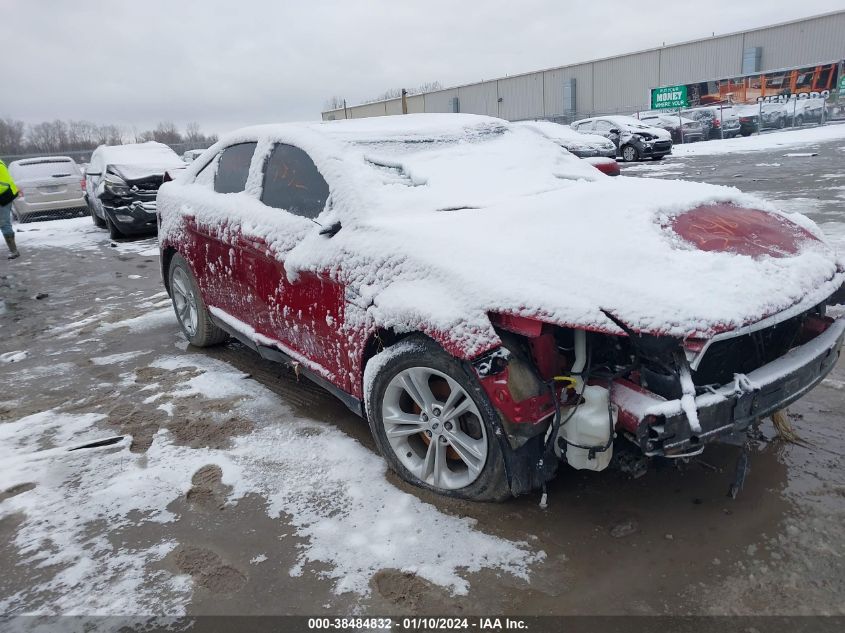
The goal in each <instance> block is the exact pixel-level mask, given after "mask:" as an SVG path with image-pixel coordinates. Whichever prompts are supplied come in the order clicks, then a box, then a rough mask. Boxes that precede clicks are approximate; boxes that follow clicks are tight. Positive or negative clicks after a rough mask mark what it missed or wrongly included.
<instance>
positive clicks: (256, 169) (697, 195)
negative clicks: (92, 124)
mask: <svg viewBox="0 0 845 633" xmlns="http://www.w3.org/2000/svg"><path fill="white" fill-rule="evenodd" d="M248 140H257V141H258V148H257V151H256V154H255V156H254V158H253V161H252V166H251V171H250V175H249V178H248V180H247V185H246V191H245V192H243V193H235V194H225V195H220V194H216V193H214V192H213V190H212V189H211V187H210V183H209V182H208V181H207V180H204V181H203V182H202V183H198V184H191V178H192V177H193V176H194V175H195V174H196V173H197V171H198V170H199V169H200V168H201V167H202V165H197V164H196V163H195V164H193V165H192V166H191V167H190V168H189V169H188V170H187V174H186V176H185V178H183V179H181V180H180V181H179V182H174V183H166V184H165V185H164V186H163V187H162V189H161V190H160V193H159V210H160V212H161V214H162V219H163V222H162V230H161V239H162V240H163V241H167V240H172V241H174V242H176V243H178V242H179V240H180V239H183V238H184V237H185V233H184V231H185V223H184V219H183V214H191V215H195V216H197V217H198V221H199V223H200V224H201V225H204V226H205V229H206V230H208V231H210V232H211V233H212V234H213V235H215V237H217V238H219V239H221V240H222V241H223V242H224V243H229V244H231V245H234V241H233V240H234V236H235V235H236V234H237V233H238V232H240V233H241V234H243V235H245V236H247V237H257V238H261V239H264V240H265V241H266V242H267V243H268V244H269V246H270V249H271V251H273V252H275V254H276V256H277V257H279V258H280V259H284V265H285V270H286V271H287V274H288V277H289V279H290V280H295V279H296V277H297V275H298V273H300V272H301V271H310V272H315V273H319V274H327V275H329V276H330V277H332V278H333V279H335V280H336V281H338V282H340V283H342V284H344V285H345V286H347V287H348V290H347V296H348V297H349V296H354V299H351V300H350V303H353V304H354V305H355V306H357V308H356V309H360V311H361V313H360V314H356V313H355V310H353V309H351V308H350V309H348V311H347V314H346V321H347V324H346V325H347V326H349V324H350V323H352V326H353V327H365V328H370V327H373V326H384V327H393V328H396V329H397V330H406V331H413V330H422V331H425V332H428V333H434V334H436V333H441V335H442V336H445V337H447V338H448V339H449V341H451V342H452V344H453V345H452V347H453V349H459V350H461V351H462V352H463V353H465V354H466V355H472V354H474V353H478V352H480V351H483V350H484V349H486V348H489V347H491V346H493V345H495V344H496V343H497V342H498V337H497V336H496V334H495V332H494V331H493V329H492V327H491V325H490V323H489V319H488V317H487V314H488V312H491V311H493V312H497V311H498V312H510V313H516V314H521V315H524V316H532V317H537V318H541V319H543V320H546V321H549V322H555V323H560V324H567V325H574V326H579V327H591V328H599V329H604V330H607V331H613V332H616V331H618V329H617V327H616V326H615V325H614V324H613V323H612V322H611V321H610V320H609V319H608V318H607V317H606V315H605V314H604V312H603V310H606V311H610V312H612V313H614V314H615V315H616V316H617V317H618V318H620V319H622V320H623V321H626V322H627V323H628V325H629V326H631V327H633V328H637V329H642V330H646V331H651V332H661V333H665V334H671V335H678V336H685V335H689V334H692V333H696V334H698V335H708V334H712V333H713V332H715V331H720V330H723V329H729V328H733V327H738V326H741V325H744V324H746V323H749V322H753V321H756V320H759V319H761V318H763V317H764V316H767V315H769V314H772V313H774V312H777V311H780V310H783V309H785V308H788V307H791V306H793V305H795V304H796V303H799V302H802V301H803V302H806V303H807V305H808V307H809V306H810V305H812V304H814V303H815V302H818V301H820V300H822V299H823V298H825V297H826V296H828V295H829V294H831V293H832V292H833V291H834V290H835V289H836V288H838V287H839V285H840V284H841V283H842V281H843V278H845V277H843V275H842V274H841V273H839V272H838V271H837V260H836V258H835V254H834V253H833V251H832V250H831V249H830V248H829V247H828V246H827V245H826V244H824V243H822V242H820V241H816V240H807V241H805V242H804V243H803V245H802V248H801V251H800V252H799V253H798V254H796V255H794V256H790V257H781V258H772V257H768V256H761V257H758V258H751V257H747V256H742V255H736V254H732V253H728V252H703V251H700V250H696V249H695V248H693V247H692V246H691V245H690V244H688V243H686V242H683V241H682V240H680V238H678V236H677V235H674V234H672V233H671V232H668V231H667V230H665V229H663V228H661V226H666V225H668V224H669V222H670V220H671V218H672V217H673V216H675V215H678V214H681V213H683V212H685V211H687V210H690V209H692V208H694V207H697V206H699V205H707V204H714V203H732V204H737V205H740V206H744V207H750V208H757V209H762V210H766V211H770V212H772V213H777V211H776V209H774V208H773V207H772V206H771V205H769V204H767V203H765V202H763V201H762V200H760V199H758V198H754V197H752V196H748V195H744V194H742V193H741V192H740V191H738V190H737V189H735V188H731V187H717V186H712V185H705V184H698V183H689V182H681V181H659V182H658V181H653V180H649V181H646V180H643V179H632V178H607V177H605V176H603V175H601V174H598V173H597V172H596V170H595V169H594V168H592V167H591V166H590V165H588V164H585V163H584V162H583V161H580V160H578V159H577V158H575V157H573V156H572V155H571V154H569V153H568V152H565V151H564V150H562V149H561V148H560V147H559V146H558V145H557V144H556V143H554V142H553V141H551V140H549V139H547V138H544V137H543V136H540V135H538V134H536V133H534V132H533V131H531V130H529V129H525V128H524V127H521V126H513V125H509V124H507V123H506V122H504V121H500V120H498V119H491V118H488V117H478V116H471V115H408V116H404V117H384V118H380V119H359V120H355V121H339V122H322V123H307V124H291V125H279V126H263V127H259V128H247V129H244V130H241V131H238V132H235V133H233V134H232V135H230V136H229V137H227V138H225V139H223V140H222V141H221V142H220V144H219V145H218V146H217V147H218V148H219V147H223V146H225V145H226V144H229V143H233V142H241V141H248ZM276 142H283V143H291V144H294V145H297V146H299V147H302V148H303V149H304V150H305V151H307V152H308V153H309V155H311V156H312V158H313V159H314V161H315V163H316V165H317V167H318V168H319V169H320V171H321V173H322V174H323V175H324V177H325V178H326V180H327V181H328V183H329V185H330V188H331V192H332V195H331V197H330V200H329V204H328V205H327V208H326V209H325V210H324V212H323V213H322V215H321V216H320V217H319V218H318V219H317V221H318V222H319V223H321V224H323V225H326V224H328V223H331V222H333V221H336V220H339V221H340V222H341V223H342V227H343V228H342V229H341V230H340V232H339V233H337V235H335V236H334V237H331V238H328V237H326V236H322V235H319V228H318V227H315V226H314V225H313V224H312V223H311V222H310V221H309V220H307V219H305V218H302V217H298V216H294V215H291V214H287V213H280V212H279V211H278V210H276V209H270V208H268V207H266V206H264V205H263V204H262V203H261V202H260V201H259V199H258V198H259V197H260V192H261V183H262V169H263V165H264V161H265V157H266V156H267V155H268V154H269V152H270V151H271V149H272V146H273V144H274V143H276ZM792 219H793V220H795V219H796V218H794V217H793V218H792ZM798 221H800V223H801V224H802V225H805V226H809V227H810V228H811V230H812V231H813V232H817V228H814V225H813V224H812V222H810V221H809V220H806V219H800V218H799V219H798ZM220 265H221V271H220V274H222V275H223V276H228V275H231V269H230V268H227V263H226V262H220ZM444 333H445V334H444Z"/></svg>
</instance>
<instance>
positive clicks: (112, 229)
mask: <svg viewBox="0 0 845 633" xmlns="http://www.w3.org/2000/svg"><path fill="white" fill-rule="evenodd" d="M106 227H107V228H108V230H109V237H110V238H111V239H113V240H119V239H122V238H124V237H126V236H125V235H124V234H123V233H121V231H120V229H119V228H117V227H116V226H115V225H114V222H112V221H111V218H110V217H109V216H106Z"/></svg>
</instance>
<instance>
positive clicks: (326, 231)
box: [320, 222, 343, 237]
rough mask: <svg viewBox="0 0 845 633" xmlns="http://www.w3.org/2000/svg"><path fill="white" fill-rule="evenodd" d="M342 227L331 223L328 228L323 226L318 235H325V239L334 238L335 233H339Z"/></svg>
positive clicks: (338, 223)
mask: <svg viewBox="0 0 845 633" xmlns="http://www.w3.org/2000/svg"><path fill="white" fill-rule="evenodd" d="M342 228H343V227H342V226H341V224H340V222H332V223H331V224H329V225H328V226H324V227H323V228H321V229H320V235H325V236H326V237H334V236H335V235H337V232H338V231H340V229H342Z"/></svg>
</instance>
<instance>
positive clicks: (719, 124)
mask: <svg viewBox="0 0 845 633" xmlns="http://www.w3.org/2000/svg"><path fill="white" fill-rule="evenodd" d="M721 125H722V122H721V121H720V120H719V119H713V127H720V126H721Z"/></svg>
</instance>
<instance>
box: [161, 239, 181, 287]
mask: <svg viewBox="0 0 845 633" xmlns="http://www.w3.org/2000/svg"><path fill="white" fill-rule="evenodd" d="M178 252H179V251H177V250H176V249H175V248H174V247H173V246H164V247H162V249H161V279H162V281H163V282H164V289H165V291H166V292H167V294H168V295H170V275H169V272H170V262H172V261H173V256H174V255H175V254H176V253H178Z"/></svg>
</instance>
